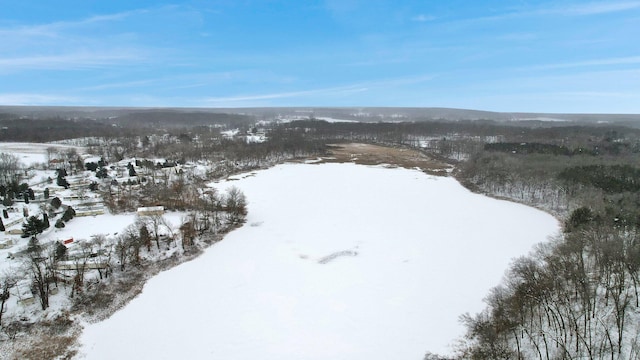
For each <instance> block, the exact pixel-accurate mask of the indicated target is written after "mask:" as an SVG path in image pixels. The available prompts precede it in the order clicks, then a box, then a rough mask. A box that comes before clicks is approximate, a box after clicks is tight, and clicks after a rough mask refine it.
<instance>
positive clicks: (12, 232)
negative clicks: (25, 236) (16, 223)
mask: <svg viewBox="0 0 640 360" xmlns="http://www.w3.org/2000/svg"><path fill="white" fill-rule="evenodd" d="M4 233H5V234H7V235H22V229H21V228H16V229H9V230H6V231H5V232H4Z"/></svg>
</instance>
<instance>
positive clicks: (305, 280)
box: [80, 164, 559, 360]
mask: <svg viewBox="0 0 640 360" xmlns="http://www.w3.org/2000/svg"><path fill="white" fill-rule="evenodd" d="M238 178H239V180H236V181H230V182H227V183H222V184H217V185H216V186H218V187H220V188H226V187H228V186H231V185H233V186H237V187H239V188H240V189H242V191H244V193H245V194H246V195H247V198H248V200H249V216H248V221H247V224H246V225H245V226H244V227H242V228H240V229H238V230H236V231H234V232H232V233H231V234H229V235H228V236H227V237H226V238H225V239H224V240H223V241H222V242H220V243H218V244H217V245H215V246H213V247H212V248H210V249H208V250H207V251H206V252H205V253H204V254H203V255H202V256H201V257H199V258H197V259H196V260H194V261H191V262H189V263H185V264H182V265H180V266H178V267H176V268H174V269H171V270H169V271H166V272H163V273H161V274H159V275H158V276H156V277H155V278H153V279H151V280H150V281H149V282H148V283H147V285H146V286H145V288H144V291H143V293H142V294H141V295H140V296H138V297H137V298H136V299H134V300H133V301H132V302H131V303H130V304H129V305H128V306H126V307H125V308H124V309H122V310H121V311H119V312H117V313H116V314H114V315H113V316H112V317H111V318H110V319H108V320H106V321H103V322H101V323H97V324H92V325H88V326H87V327H86V328H85V330H84V332H83V335H82V336H81V343H82V345H81V349H80V353H81V355H80V356H81V357H82V356H86V358H88V359H114V358H119V359H139V358H148V359H177V358H181V359H225V360H232V359H262V360H269V359H296V360H297V359H332V360H336V359H349V360H353V359H367V360H373V359H385V360H386V359H413V360H415V359H422V357H423V356H424V353H425V352H426V351H431V352H440V353H447V352H450V348H449V345H450V344H451V343H452V342H453V341H455V339H456V338H457V337H459V336H460V335H462V333H463V331H464V329H463V327H462V326H461V324H459V322H458V317H459V315H461V314H463V313H465V312H471V313H474V312H477V311H479V310H481V309H482V307H483V303H482V298H483V297H484V296H486V295H487V291H488V290H489V289H490V288H491V287H492V286H495V285H497V284H498V282H499V281H500V280H501V277H502V275H503V272H504V270H505V269H506V268H507V266H508V264H509V262H510V261H511V260H512V259H513V258H514V257H517V256H520V255H524V254H526V253H527V252H529V251H530V250H531V247H532V246H533V245H534V244H535V243H538V242H541V241H545V240H546V239H547V237H548V236H549V235H552V234H554V233H555V232H556V231H557V230H558V226H559V225H558V223H557V221H556V220H555V219H554V218H553V217H552V216H550V215H548V214H546V213H543V212H541V211H538V210H536V209H533V208H529V207H525V206H523V205H518V204H514V203H509V202H506V201H499V200H494V199H491V198H488V197H485V196H481V195H477V194H473V193H471V192H469V191H468V190H466V189H465V188H463V187H462V186H461V185H460V184H459V183H457V182H456V181H455V180H454V179H451V178H442V177H432V176H428V175H425V174H424V173H422V172H419V171H415V170H406V169H385V168H380V167H366V166H360V165H352V164H323V165H300V164H298V165H292V164H287V165H280V166H277V167H274V168H271V169H269V170H265V171H260V172H257V173H256V174H255V176H245V177H243V176H240V177H238Z"/></svg>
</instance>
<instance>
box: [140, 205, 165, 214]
mask: <svg viewBox="0 0 640 360" xmlns="http://www.w3.org/2000/svg"><path fill="white" fill-rule="evenodd" d="M162 214H164V206H148V207H139V208H138V215H140V216H151V215H162Z"/></svg>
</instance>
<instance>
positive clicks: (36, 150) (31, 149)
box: [0, 142, 84, 166]
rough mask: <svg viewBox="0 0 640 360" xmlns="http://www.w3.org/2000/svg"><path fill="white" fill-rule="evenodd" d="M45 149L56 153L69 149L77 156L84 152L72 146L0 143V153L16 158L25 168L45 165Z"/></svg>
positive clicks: (82, 149)
mask: <svg viewBox="0 0 640 360" xmlns="http://www.w3.org/2000/svg"><path fill="white" fill-rule="evenodd" d="M47 148H51V149H55V151H57V152H65V151H68V150H70V149H75V150H76V151H77V152H78V153H79V154H82V153H83V152H84V148H82V147H79V146H73V145H62V144H52V143H20V142H0V152H3V153H7V154H11V155H15V156H17V157H18V159H19V160H20V162H21V163H22V164H24V165H26V166H31V165H34V164H36V163H46V162H47Z"/></svg>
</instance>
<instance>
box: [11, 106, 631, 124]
mask: <svg viewBox="0 0 640 360" xmlns="http://www.w3.org/2000/svg"><path fill="white" fill-rule="evenodd" d="M3 114H4V116H3ZM7 114H11V115H12V116H21V117H27V118H31V119H42V118H52V117H60V118H63V119H79V118H83V119H96V120H98V119H109V120H112V121H113V123H116V124H121V123H123V122H132V123H140V124H142V123H146V122H148V121H151V122H153V123H154V125H163V124H166V125H171V124H174V125H177V124H180V123H181V122H183V123H185V125H186V123H188V124H189V125H196V124H211V123H226V124H229V123H239V124H241V123H248V122H251V121H254V120H263V119H264V120H270V119H274V118H278V117H280V118H287V117H288V118H312V117H313V118H333V119H339V120H355V121H362V122H377V121H424V120H447V121H461V120H492V121H498V122H522V121H526V122H532V123H535V122H539V123H550V122H567V121H568V122H579V123H593V124H597V123H615V124H618V125H627V126H633V127H640V114H552V113H524V112H522V113H521V112H513V113H511V112H509V113H508V112H492V111H482V110H469V109H453V108H438V107H430V108H411V107H266V108H265V107H262V108H127V107H71V106H60V107H58V106H0V119H2V118H6V116H8V115H7Z"/></svg>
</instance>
